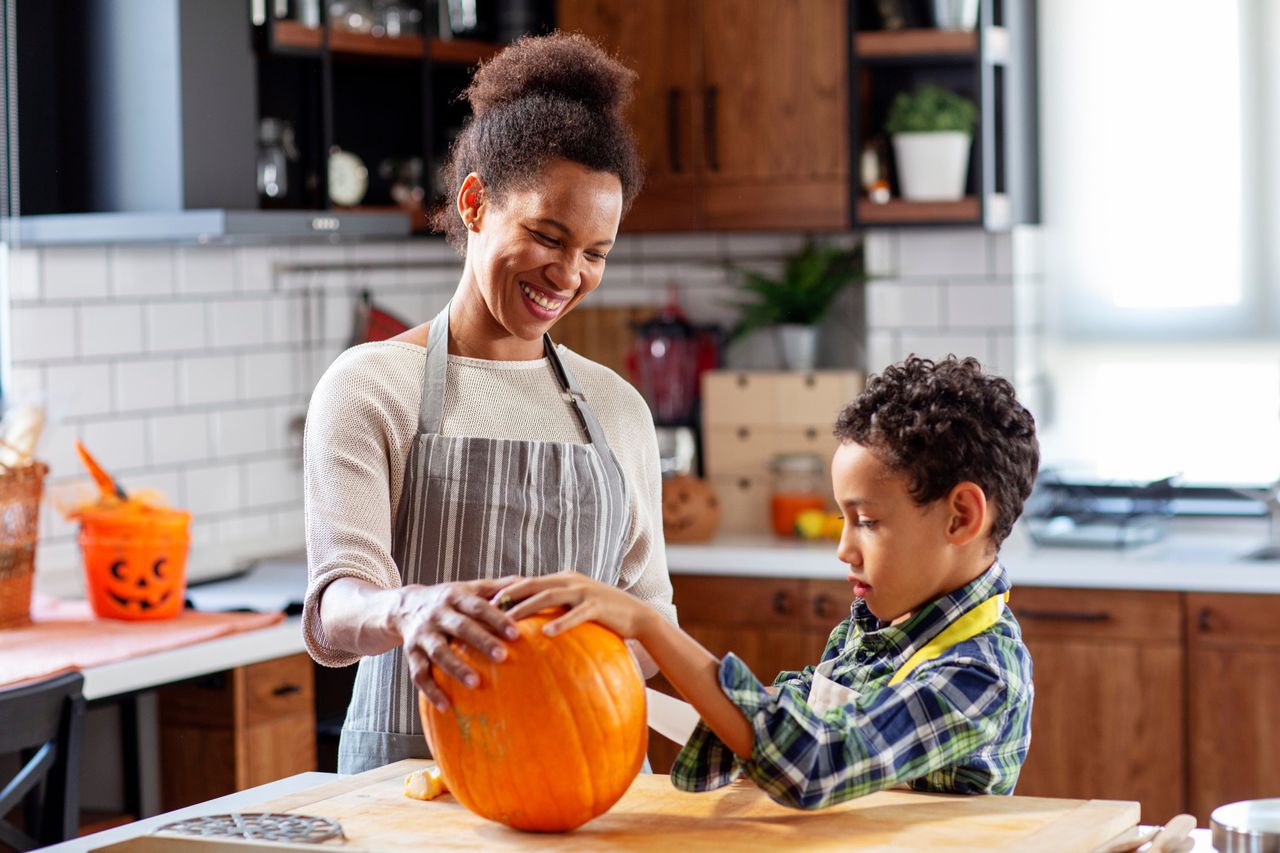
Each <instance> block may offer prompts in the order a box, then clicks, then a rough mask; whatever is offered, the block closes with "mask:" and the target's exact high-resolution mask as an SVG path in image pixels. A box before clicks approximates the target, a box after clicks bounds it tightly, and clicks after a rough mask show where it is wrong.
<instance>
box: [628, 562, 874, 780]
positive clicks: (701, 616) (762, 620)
mask: <svg viewBox="0 0 1280 853" xmlns="http://www.w3.org/2000/svg"><path fill="white" fill-rule="evenodd" d="M671 584H672V587H673V589H674V599H675V605H676V610H677V613H678V616H679V619H680V627H681V628H683V629H684V630H685V631H686V632H688V634H689V636H691V637H693V638H694V639H695V640H697V641H698V642H699V643H701V644H702V645H703V646H705V647H706V648H707V649H708V650H709V651H710V652H711V653H712V654H714V655H716V656H717V657H723V656H724V655H725V654H726V653H728V652H733V653H734V654H736V655H737V656H738V657H740V658H742V660H743V662H744V663H746V664H747V666H749V667H750V668H751V671H752V672H754V673H755V674H756V677H757V678H759V679H760V681H761V682H762V683H764V684H766V685H768V684H772V683H773V679H774V677H775V676H776V675H777V674H778V673H779V672H782V671H783V670H797V669H803V668H804V667H805V666H807V665H809V664H812V663H817V662H818V658H819V657H820V656H821V654H822V648H823V646H824V645H825V644H826V642H827V637H828V636H829V635H830V633H831V629H832V628H834V627H835V626H836V623H837V622H839V621H840V620H841V619H843V618H845V617H846V616H848V613H849V603H850V601H851V600H852V592H851V590H850V587H849V584H848V583H845V582H837V581H813V580H805V579H803V578H743V577H723V576H707V575H673V576H672V578H671ZM650 686H651V687H654V688H655V689H658V690H663V691H664V692H667V693H670V694H672V695H673V696H678V695H679V694H678V693H677V692H676V691H675V690H674V689H673V688H672V687H671V686H670V685H669V684H667V683H666V681H665V680H664V679H661V678H660V677H659V678H657V679H654V680H653V681H652V682H650ZM677 752H679V748H678V747H677V746H676V745H675V744H673V743H672V742H671V741H669V740H667V739H666V738H664V737H662V736H661V735H658V734H656V733H651V734H650V738H649V761H650V764H651V765H652V766H653V771H654V772H655V773H666V772H669V770H670V769H671V763H672V762H673V761H674V760H675V756H676V753H677Z"/></svg>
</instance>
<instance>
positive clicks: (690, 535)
mask: <svg viewBox="0 0 1280 853" xmlns="http://www.w3.org/2000/svg"><path fill="white" fill-rule="evenodd" d="M719 524H720V501H718V500H717V499H716V493H715V492H714V491H712V489H711V486H710V485H709V484H708V483H707V482H706V481H705V480H700V479H698V478H697V477H690V476H687V475H681V476H678V477H671V478H670V479H667V480H663V481H662V531H663V534H664V535H665V537H666V540H667V541H668V542H705V541H706V540H708V539H710V538H711V537H712V536H714V535H715V533H716V527H717V526H718V525H719Z"/></svg>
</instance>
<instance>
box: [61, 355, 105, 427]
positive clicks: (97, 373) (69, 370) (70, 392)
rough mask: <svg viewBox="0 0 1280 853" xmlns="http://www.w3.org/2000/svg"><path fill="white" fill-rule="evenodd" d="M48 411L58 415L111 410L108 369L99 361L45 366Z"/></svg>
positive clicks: (97, 412) (70, 416) (82, 414)
mask: <svg viewBox="0 0 1280 853" xmlns="http://www.w3.org/2000/svg"><path fill="white" fill-rule="evenodd" d="M45 382H46V383H47V384H46V389H47V393H48V405H49V411H50V412H51V413H52V414H54V415H55V416H59V417H68V418H74V417H82V416H84V415H105V414H108V413H109V412H110V411H111V368H110V367H109V366H108V365H107V364H105V363H102V362H99V363H92V362H81V363H78V364H51V365H49V366H48V367H46V368H45Z"/></svg>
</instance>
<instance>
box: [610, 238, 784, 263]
mask: <svg viewBox="0 0 1280 853" xmlns="http://www.w3.org/2000/svg"><path fill="white" fill-rule="evenodd" d="M623 240H625V241H626V242H627V243H628V244H629V247H630V248H631V249H632V250H633V251H632V252H631V254H630V258H631V259H632V260H636V261H641V262H644V263H649V262H650V261H652V262H659V263H660V262H663V261H670V260H673V259H677V258H690V259H694V260H697V259H701V258H714V257H716V256H717V255H719V254H720V253H721V252H720V241H719V240H718V239H717V238H716V235H715V234H637V235H635V236H632V237H625V238H623V237H620V238H619V241H618V242H619V246H618V247H617V248H621V244H622V242H623ZM758 245H759V244H758V243H756V242H755V241H752V243H751V246H752V247H756V246H758ZM615 251H616V249H615V250H614V251H611V252H610V253H609V257H610V259H614V252H615ZM618 260H621V258H618Z"/></svg>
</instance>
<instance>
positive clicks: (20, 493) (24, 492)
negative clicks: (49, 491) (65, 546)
mask: <svg viewBox="0 0 1280 853" xmlns="http://www.w3.org/2000/svg"><path fill="white" fill-rule="evenodd" d="M47 473H49V468H48V466H47V465H45V464H44V463H42V462H33V463H32V464H30V465H26V466H23V467H21V468H5V467H3V466H0V628H14V627H17V626H19V625H26V624H28V623H29V622H30V621H31V579H32V576H33V575H34V574H35V555H36V536H37V533H38V532H39V529H40V493H41V491H42V489H43V488H44V476H45V474H47Z"/></svg>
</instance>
